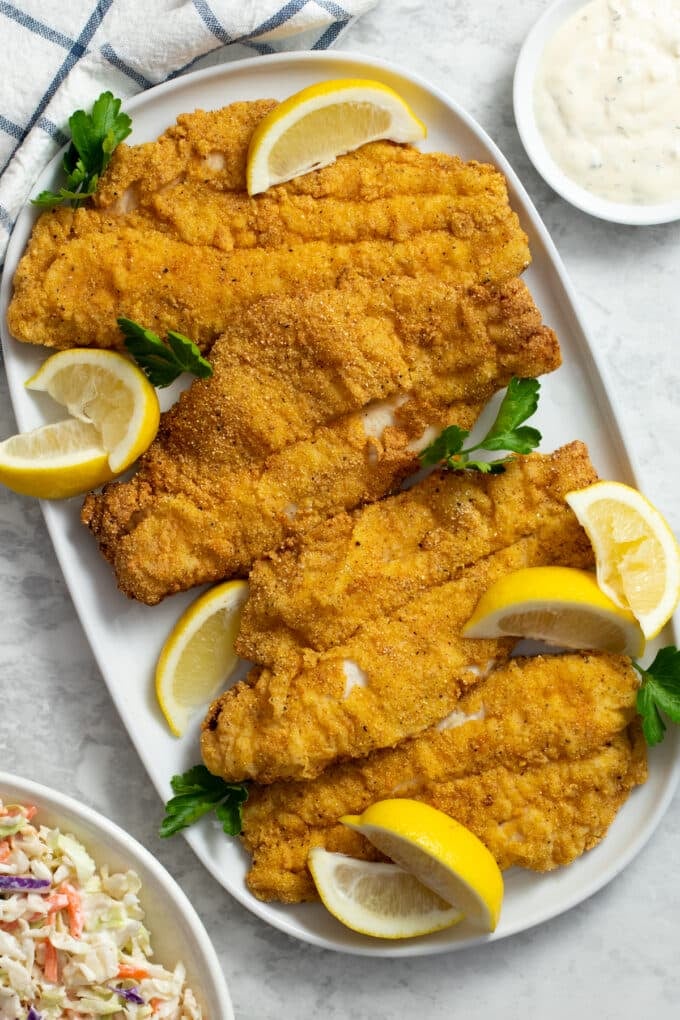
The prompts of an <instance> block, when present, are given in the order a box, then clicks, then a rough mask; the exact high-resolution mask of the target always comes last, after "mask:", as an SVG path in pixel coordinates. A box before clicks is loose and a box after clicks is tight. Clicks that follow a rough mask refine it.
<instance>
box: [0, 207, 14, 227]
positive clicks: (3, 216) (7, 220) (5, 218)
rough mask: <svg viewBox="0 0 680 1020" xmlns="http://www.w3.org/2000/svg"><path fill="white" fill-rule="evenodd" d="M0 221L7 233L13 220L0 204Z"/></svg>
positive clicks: (12, 224)
mask: <svg viewBox="0 0 680 1020" xmlns="http://www.w3.org/2000/svg"><path fill="white" fill-rule="evenodd" d="M0 223H1V224H2V225H3V227H5V229H6V230H7V232H8V233H9V232H11V230H12V227H13V226H14V220H13V219H12V217H11V216H10V214H9V213H8V212H7V210H6V209H5V207H4V205H0Z"/></svg>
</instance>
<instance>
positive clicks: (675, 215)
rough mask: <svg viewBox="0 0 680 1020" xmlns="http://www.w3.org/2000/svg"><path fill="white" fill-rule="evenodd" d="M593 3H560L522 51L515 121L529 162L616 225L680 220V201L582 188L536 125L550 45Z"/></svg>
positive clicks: (569, 197)
mask: <svg viewBox="0 0 680 1020" xmlns="http://www.w3.org/2000/svg"><path fill="white" fill-rule="evenodd" d="M588 2H589V0H556V2H555V3H553V4H551V5H550V6H549V7H548V9H547V10H546V11H545V12H544V13H543V14H542V15H541V17H540V18H539V19H538V21H537V22H536V24H535V25H534V27H533V28H532V30H531V31H530V32H529V35H528V36H527V37H526V39H525V41H524V45H523V46H522V49H521V50H520V54H519V58H518V60H517V66H516V68H515V80H514V86H513V105H514V110H515V121H516V122H517V130H518V131H519V134H520V138H521V139H522V142H523V144H524V148H525V149H526V151H527V155H528V156H529V159H530V160H531V162H532V163H533V164H534V166H535V167H536V169H537V170H538V172H539V174H540V175H541V177H543V179H544V180H545V181H546V182H547V183H548V184H549V185H550V187H551V188H554V190H555V191H556V192H557V193H558V195H561V196H562V198H566V200H567V201H568V202H571V204H572V205H575V206H576V207H577V208H578V209H582V210H583V211H584V212H587V213H590V215H591V216H597V217H599V219H602V220H610V221H611V222H612V223H625V224H628V225H631V226H646V225H650V224H653V223H669V222H670V221H671V220H677V219H680V201H679V200H677V199H676V200H675V201H673V202H664V203H662V204H660V205H632V204H630V203H627V202H611V201H609V200H608V199H606V198H600V197H599V196H598V195H594V194H593V193H592V192H591V191H586V189H585V188H581V187H580V186H579V185H578V184H576V183H575V182H574V181H572V179H571V178H570V177H567V175H566V174H565V173H564V171H563V170H562V169H561V168H560V167H559V166H558V165H557V163H556V162H555V160H554V159H553V158H552V156H551V155H550V153H549V152H548V149H547V148H546V145H545V143H544V141H543V137H542V135H541V133H540V131H539V129H538V126H537V124H536V118H535V115H534V81H535V79H536V72H537V70H538V67H539V64H540V60H541V56H542V54H543V50H544V48H545V45H546V43H547V42H548V41H549V40H550V39H551V38H552V37H553V35H554V34H555V32H557V30H558V28H559V27H560V25H561V24H562V22H563V21H565V20H566V19H567V18H568V17H569V16H570V15H571V14H573V13H574V11H577V10H578V9H579V7H583V6H584V5H585V4H586V3H588Z"/></svg>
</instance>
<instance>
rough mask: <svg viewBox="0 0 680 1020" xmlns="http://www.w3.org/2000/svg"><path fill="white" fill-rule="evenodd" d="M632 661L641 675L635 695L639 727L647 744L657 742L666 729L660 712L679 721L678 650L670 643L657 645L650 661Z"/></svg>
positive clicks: (662, 736)
mask: <svg viewBox="0 0 680 1020" xmlns="http://www.w3.org/2000/svg"><path fill="white" fill-rule="evenodd" d="M633 665H634V666H635V668H636V669H637V670H638V672H639V674H640V676H641V677H642V684H641V686H640V690H639V691H638V695H637V710H638V712H639V714H640V715H641V717H642V731H643V733H644V735H645V740H646V741H647V743H648V744H649V745H650V746H652V747H653V746H654V744H659V743H660V742H661V741H662V740H663V738H664V734H665V732H666V724H665V722H664V721H663V717H662V715H661V713H662V712H663V714H664V715H666V716H667V717H668V718H669V719H670V721H671V722H673V723H676V724H680V651H679V650H678V649H677V648H675V647H674V646H673V645H668V646H667V647H666V648H662V649H660V651H658V652H657V654H656V658H655V659H654V662H652V663H651V665H649V666H646V667H643V666H641V665H640V664H639V663H637V662H634V663H633Z"/></svg>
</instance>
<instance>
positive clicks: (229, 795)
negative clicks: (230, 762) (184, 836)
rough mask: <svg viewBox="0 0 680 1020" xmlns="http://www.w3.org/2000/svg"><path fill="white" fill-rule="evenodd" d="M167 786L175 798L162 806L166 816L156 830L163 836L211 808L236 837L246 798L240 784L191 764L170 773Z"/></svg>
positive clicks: (191, 822)
mask: <svg viewBox="0 0 680 1020" xmlns="http://www.w3.org/2000/svg"><path fill="white" fill-rule="evenodd" d="M170 785H171V786H172V789H173V791H174V793H175V796H174V797H171V798H170V800H169V801H168V802H167V804H166V805H165V818H164V819H163V821H162V823H161V827H160V829H159V830H158V832H159V835H160V836H163V837H167V836H173V835H174V834H175V833H176V832H179V831H180V830H181V829H186V828H187V827H188V826H189V825H193V823H194V822H197V821H198V820H199V818H202V817H203V815H207V814H209V813H210V812H211V811H214V812H215V814H216V815H217V817H218V819H219V820H220V822H222V828H223V829H224V831H225V832H226V834H227V835H228V836H238V834H239V833H240V831H241V827H242V817H241V812H242V808H243V804H244V802H245V801H246V799H247V797H248V789H247V787H246V786H244V784H243V783H226V782H225V781H224V779H220V777H219V776H214V775H213V774H212V772H208V770H207V768H206V767H205V765H194V767H193V768H191V769H189V771H188V772H184V773H183V774H182V775H181V776H173V777H172V779H171V780H170Z"/></svg>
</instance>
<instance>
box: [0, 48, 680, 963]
mask: <svg viewBox="0 0 680 1020" xmlns="http://www.w3.org/2000/svg"><path fill="white" fill-rule="evenodd" d="M341 77H361V78H373V79H379V80H381V81H383V82H385V83H386V84H388V85H391V86H392V87H393V88H395V89H397V91H398V92H400V93H401V95H403V96H404V98H405V99H406V100H407V101H408V102H409V103H410V105H411V106H412V107H413V109H414V110H415V112H416V113H417V114H418V116H419V117H421V118H422V120H424V121H425V123H426V124H427V126H428V137H427V140H426V142H424V143H423V146H422V148H424V149H428V150H431V151H436V150H440V151H446V152H451V153H457V154H459V155H461V156H462V157H463V158H465V159H477V160H482V161H486V162H492V163H494V164H495V165H496V166H498V167H499V168H500V169H501V170H502V172H503V173H504V174H505V175H506V177H507V180H508V184H509V189H510V196H511V201H512V205H513V207H514V208H515V209H516V211H517V212H518V214H519V217H520V220H521V221H522V225H523V227H524V229H525V230H526V232H527V234H528V235H529V241H530V245H531V250H532V253H533V263H532V265H531V267H530V268H529V270H528V271H527V273H526V276H525V279H526V281H527V283H528V285H529V287H530V288H531V290H532V293H533V295H534V297H535V299H536V303H537V305H538V307H539V308H540V309H541V311H542V313H543V317H544V321H545V322H546V323H548V324H549V325H550V326H552V327H553V328H554V329H555V330H556V331H557V333H558V336H559V337H560V342H561V345H562V351H563V357H564V364H563V366H562V368H560V369H559V371H558V372H556V373H554V374H553V375H550V376H547V377H545V379H544V380H543V382H542V396H541V405H540V408H539V412H538V415H537V421H536V424H537V426H538V427H539V428H540V430H541V431H542V433H543V444H542V449H544V450H552V449H554V448H556V447H557V446H559V445H561V444H562V443H564V442H567V441H569V440H572V439H576V438H579V439H582V440H584V441H585V442H586V443H587V444H588V446H589V449H590V452H591V456H592V459H593V462H594V463H595V465H596V467H597V469H598V471H599V472H600V475H601V476H602V477H604V478H616V479H619V480H620V481H624V482H628V483H629V484H635V470H634V467H633V464H632V463H631V456H630V452H629V451H630V447H629V446H628V445H627V444H626V442H625V441H624V438H623V436H622V430H621V425H620V423H619V420H618V418H617V414H616V411H615V409H614V407H613V406H612V402H611V399H610V397H609V395H608V386H607V383H606V380H605V371H604V367H603V365H602V364H601V362H600V359H599V357H598V354H597V351H596V350H594V349H593V347H592V346H591V344H590V342H589V340H588V338H587V336H586V333H585V331H584V328H583V325H582V323H581V320H580V318H579V315H578V312H577V310H576V304H575V297H574V294H573V291H572V288H571V286H570V284H569V282H568V280H567V277H566V275H565V271H564V267H563V265H562V262H561V261H560V258H559V255H558V254H557V251H556V249H555V247H554V245H553V243H552V241H551V240H550V237H549V236H548V233H547V231H546V229H545V227H544V225H543V223H542V221H541V219H540V217H539V215H538V213H537V212H536V209H535V208H534V206H533V205H532V203H531V200H530V199H529V197H528V195H527V193H526V192H525V190H524V188H523V187H522V185H521V184H520V182H519V180H518V178H517V176H516V175H515V173H514V171H513V170H512V168H511V167H510V165H509V164H508V162H507V160H506V159H505V158H504V156H503V155H502V153H501V152H500V151H499V149H498V148H497V147H496V146H495V145H494V143H493V142H492V141H491V139H490V138H489V137H488V136H487V135H486V134H485V133H484V131H483V130H482V129H481V128H480V127H479V125H478V124H476V123H475V121H474V120H473V119H472V118H471V117H470V116H469V115H468V114H466V113H465V111H464V110H462V109H461V108H460V107H459V106H458V105H457V104H456V103H455V102H454V101H453V100H452V99H450V98H449V97H448V96H446V95H445V94H444V93H442V92H441V91H439V90H437V89H436V88H433V87H432V86H430V85H428V84H427V83H426V82H425V81H423V80H422V79H420V78H418V77H416V76H415V75H412V74H407V73H405V72H403V71H400V70H399V69H398V68H396V67H395V66H393V65H391V64H388V63H386V62H384V61H380V60H374V59H370V60H369V59H366V58H365V57H363V56H356V55H353V54H348V53H332V52H331V53H328V52H326V53H321V52H319V53H315V52H307V53H295V54H282V55H276V56H272V57H256V58H254V59H252V60H245V61H241V62H238V63H234V64H228V65H226V66H225V65H222V66H220V67H217V68H210V69H208V70H206V71H200V72H196V73H194V74H189V75H186V76H185V77H181V78H177V79H175V80H173V81H171V82H168V83H165V84H163V85H160V86H158V87H156V88H154V89H151V90H150V91H149V92H146V93H143V94H142V95H140V96H138V97H136V98H135V99H133V100H131V101H130V102H129V103H127V104H126V109H127V110H128V111H129V112H130V113H131V115H132V117H133V134H132V136H131V138H130V142H131V143H136V142H144V141H149V140H151V139H154V138H155V137H157V136H158V135H159V134H160V133H161V132H162V131H163V130H164V129H165V128H167V127H168V126H169V125H170V124H171V123H173V121H174V119H175V117H176V116H177V115H178V114H179V113H182V112H187V111H191V110H193V109H195V108H197V107H202V108H204V109H214V108H218V107H220V106H224V105H225V104H227V103H230V102H234V101H237V100H248V99H258V98H263V97H273V98H277V99H283V98H285V97H286V96H288V95H290V94H292V93H293V92H295V91H297V90H298V89H300V88H303V87H304V86H306V85H310V84H313V83H314V82H317V81H322V80H324V79H330V78H341ZM57 174H58V161H57V160H55V161H53V163H51V164H50V166H49V167H48V168H47V169H46V170H45V172H44V174H43V175H42V176H41V177H40V179H39V180H38V181H37V183H36V187H35V192H36V193H37V192H38V191H39V190H41V189H43V188H47V187H53V186H54V184H55V181H56V178H57ZM34 219H35V213H34V211H33V210H32V209H31V208H30V207H29V208H27V209H26V210H25V212H24V213H22V215H21V216H20V217H19V220H18V222H17V224H16V227H15V230H14V233H13V236H12V239H11V243H10V248H9V251H8V254H7V261H6V270H5V273H4V279H3V283H2V289H1V290H0V312H1V313H2V329H3V334H2V339H3V347H4V354H5V365H6V369H7V375H8V378H9V386H10V393H11V398H12V402H13V405H14V410H15V414H16V418H17V422H18V425H19V428H20V429H21V430H22V431H26V430H28V429H31V428H35V427H36V426H38V425H41V424H43V423H44V422H45V421H46V420H49V419H48V417H47V416H48V414H49V413H50V412H49V411H48V409H47V406H46V404H41V403H39V402H37V401H36V399H35V396H34V395H31V394H30V393H28V392H27V391H26V390H25V389H24V387H23V383H24V381H25V380H26V379H27V378H28V376H29V375H31V374H32V373H33V372H34V371H35V369H36V367H37V365H38V364H39V363H40V361H42V360H43V358H44V357H45V351H43V350H42V349H39V348H36V347H32V346H30V345H28V344H21V343H18V342H16V341H14V340H13V339H12V338H11V337H10V336H9V335H8V334H7V327H6V320H5V312H6V309H7V305H8V302H9V299H10V296H11V281H12V276H13V273H14V270H15V268H16V265H17V262H18V260H19V258H20V256H21V254H22V252H23V250H24V247H25V245H26V243H27V240H28V237H29V235H30V231H31V227H32V224H33V221H34ZM174 396H175V394H172V393H171V394H167V396H166V402H167V400H170V399H172V398H173V397H174ZM52 420H53V419H52ZM627 451H628V452H627ZM80 502H81V501H80V500H79V499H74V500H69V501H67V502H64V503H50V504H48V503H45V504H43V510H44V515H45V520H46V522H47V527H48V529H49V533H50V536H51V538H52V542H53V544H54V549H55V552H56V555H57V557H58V559H59V563H60V565H61V569H62V570H63V573H64V577H65V579H66V583H67V584H68V587H69V590H70V592H71V596H72V598H73V602H74V604H75V607H76V610H77V612H78V615H79V617H80V620H81V623H82V625H83V628H84V630H85V632H86V634H87V636H88V639H89V642H90V645H91V647H92V651H93V653H94V655H95V657H96V659H97V662H98V664H99V667H100V669H101V672H102V674H103V676H104V680H105V682H106V684H107V686H108V689H109V691H110V694H111V697H112V699H113V701H114V702H115V704H116V707H117V709H118V711H119V713H120V716H121V718H122V720H123V723H124V724H125V726H126V728H127V730H128V732H129V734H130V737H131V738H132V740H133V742H134V744H135V747H136V748H137V751H138V753H139V755H140V757H141V759H142V761H143V762H144V765H145V767H146V769H147V771H148V773H149V776H150V777H151V779H152V781H153V783H154V784H155V786H156V788H157V790H158V792H159V794H160V796H161V797H162V799H163V801H165V800H166V799H167V798H168V797H169V796H170V795H171V789H170V777H171V776H172V775H173V774H175V773H181V772H183V771H185V770H186V769H187V768H189V767H190V766H191V765H194V764H196V763H197V762H198V761H199V750H198V729H199V723H200V720H196V722H195V724H194V726H193V727H191V728H190V730H189V732H187V733H186V734H185V735H184V737H183V738H182V739H180V740H177V739H175V738H174V737H173V736H172V735H171V734H170V733H169V731H168V729H167V726H166V724H165V722H164V720H163V718H162V716H161V714H160V711H159V709H158V707H157V705H156V700H155V695H154V689H153V672H154V667H155V663H156V660H157V657H158V654H159V651H160V649H161V646H162V644H163V641H164V639H165V637H166V635H167V634H168V632H169V631H170V629H171V627H172V625H173V624H174V622H175V621H176V619H177V618H178V616H179V615H180V613H181V612H182V611H183V610H184V608H185V607H186V606H187V605H188V603H189V602H190V601H191V600H192V599H193V598H194V597H195V595H196V594H197V592H196V591H194V592H191V593H187V594H183V595H176V596H174V597H172V598H170V599H167V600H166V601H165V602H164V603H162V604H161V605H160V606H156V607H153V608H149V607H147V606H143V605H139V604H137V603H134V602H131V601H129V600H127V599H126V598H125V597H124V596H123V595H122V594H120V592H118V590H117V589H116V586H115V581H114V578H113V574H112V572H111V571H110V569H109V567H108V565H107V564H106V563H105V562H104V560H103V558H102V557H101V555H100V553H99V551H98V550H97V548H96V545H95V543H94V541H93V540H92V539H91V537H90V536H89V535H88V533H87V532H86V531H85V529H84V528H83V527H82V525H81V524H80V521H79V510H80ZM663 637H665V638H666V639H667V641H666V643H668V641H669V640H673V636H672V633H671V628H670V627H669V628H668V629H667V631H666V632H665V634H664V635H663ZM679 736H680V735H679V734H678V733H673V734H671V735H669V737H667V739H666V740H665V742H664V743H663V744H662V745H661V746H660V747H659V748H656V749H654V751H653V752H652V753H651V754H650V778H649V781H648V782H647V784H646V785H645V786H644V787H642V788H640V789H638V790H636V791H635V792H634V793H633V795H632V796H631V798H630V800H629V801H628V803H627V804H626V805H625V807H624V809H623V810H622V811H621V812H620V814H619V817H618V818H617V820H616V822H615V823H614V825H613V826H612V828H611V830H610V832H609V834H608V835H607V838H606V839H605V840H604V841H603V843H602V844H601V845H600V846H598V847H597V848H596V849H595V850H593V851H591V852H589V853H588V854H586V855H585V856H584V857H583V858H581V859H580V860H579V861H577V862H576V863H575V864H573V865H572V866H571V867H569V868H565V869H562V870H559V871H556V872H553V873H551V874H550V875H535V874H531V873H529V872H523V871H520V870H515V871H512V872H510V873H508V875H507V876H506V889H507V893H506V898H505V903H504V907H503V915H502V918H501V922H500V925H499V927H498V929H497V931H496V932H495V933H494V934H493V935H492V936H486V937H484V938H482V939H480V938H479V936H475V935H473V934H471V933H470V932H469V931H468V930H467V929H466V927H465V924H462V925H460V926H458V927H456V928H453V929H450V930H449V931H443V932H439V933H437V934H434V935H431V936H427V937H425V938H421V939H416V940H411V941H408V940H407V941H404V942H397V943H394V942H381V941H378V940H372V939H370V938H367V937H365V936H361V935H357V934H354V933H353V932H351V931H349V930H347V929H345V928H343V927H342V926H341V925H340V924H339V923H338V922H336V921H335V920H334V918H332V917H331V916H330V915H329V914H327V913H326V911H325V910H324V908H323V907H321V906H320V905H318V904H301V905H298V906H284V905H280V904H266V903H261V902H259V901H258V900H256V899H255V898H254V897H253V896H251V895H250V893H249V892H248V890H247V889H246V886H245V882H244V879H245V874H246V871H247V869H248V860H247V856H246V854H245V853H244V851H243V850H242V848H241V846H240V845H239V843H238V841H237V840H234V839H229V838H227V837H225V836H224V835H223V833H222V831H221V829H220V828H219V825H218V824H216V823H214V822H212V821H210V820H208V819H204V820H203V821H202V822H201V823H199V824H198V825H196V826H194V827H193V829H191V830H189V831H188V832H187V834H186V838H187V840H188V842H189V844H190V845H191V847H192V848H193V850H194V851H195V853H196V855H197V856H198V858H199V859H200V860H201V862H202V863H203V864H204V865H205V867H206V868H208V870H209V871H210V872H211V873H212V874H213V875H214V876H215V878H216V879H217V880H218V881H219V882H220V883H221V884H222V885H223V886H224V888H225V889H227V890H228V891H229V892H230V893H231V894H232V895H233V896H234V897H236V899H237V900H239V901H240V902H241V903H242V904H243V905H244V906H246V907H247V908H248V909H249V910H251V911H252V912H253V913H254V914H256V915H258V916H259V917H261V918H262V919H263V920H264V921H266V922H267V923H268V924H270V925H273V926H274V927H275V928H278V929H280V930H281V931H283V932H286V933H288V934H289V935H293V936H295V937H296V938H299V939H302V940H303V941H306V942H310V943H313V944H315V945H318V946H322V947H324V948H327V949H334V950H337V951H341V952H350V953H357V954H363V955H370V956H382V957H388V956H393V957H400V956H418V955H426V954H433V953H442V952H446V951H450V950H454V949H459V948H461V947H464V946H469V945H472V944H474V943H478V942H483V941H489V940H492V939H500V938H503V937H505V936H508V935H511V934H513V933H515V932H518V931H522V930H523V929H526V928H529V927H531V926H532V925H535V924H538V923H539V922H541V921H545V920H547V919H548V918H550V917H554V916H555V915H556V914H559V913H561V912H562V911H565V910H567V909H569V908H570V907H572V906H574V905H575V904H577V903H579V902H580V901H582V900H584V899H585V898H586V897H588V896H590V895H591V894H592V893H594V892H596V891H597V890H598V889H599V888H601V887H602V886H603V885H604V884H605V883H606V882H608V881H609V880H610V879H612V878H613V877H614V876H615V875H616V874H617V873H618V872H619V871H620V870H621V869H622V868H623V867H624V866H625V865H626V864H627V863H628V862H629V861H630V860H631V859H632V857H634V855H635V854H636V853H637V852H638V851H639V850H640V848H641V847H642V846H643V844H644V843H645V842H646V840H647V839H648V838H649V836H650V835H651V833H652V832H653V830H654V828H655V826H656V825H657V823H658V821H659V819H660V818H661V816H662V814H663V812H664V811H665V809H666V807H667V805H668V803H669V801H670V799H671V797H672V795H673V792H674V789H675V786H676V783H677V780H678V775H679V772H680V769H679V766H678V762H679V756H678V744H679ZM158 817H159V822H160V820H161V817H162V808H161V805H160V803H159V809H158Z"/></svg>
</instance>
